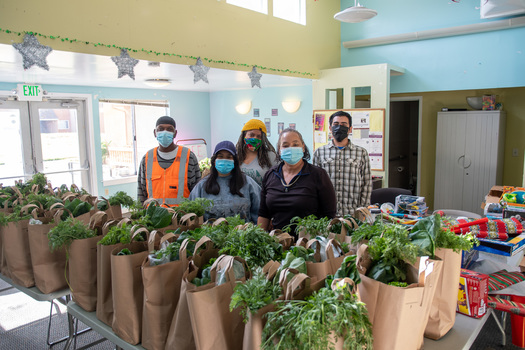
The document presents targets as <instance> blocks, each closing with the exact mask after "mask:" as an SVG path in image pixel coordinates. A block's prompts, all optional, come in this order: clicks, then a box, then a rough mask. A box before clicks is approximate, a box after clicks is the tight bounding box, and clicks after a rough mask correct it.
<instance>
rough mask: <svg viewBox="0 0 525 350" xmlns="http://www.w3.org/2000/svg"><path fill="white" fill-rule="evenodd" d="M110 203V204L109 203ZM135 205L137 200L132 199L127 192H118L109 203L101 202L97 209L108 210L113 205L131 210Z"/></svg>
mask: <svg viewBox="0 0 525 350" xmlns="http://www.w3.org/2000/svg"><path fill="white" fill-rule="evenodd" d="M108 202H109V203H108ZM134 204H135V200H134V199H133V198H131V197H130V196H129V195H128V194H127V193H126V192H124V191H118V192H117V193H115V194H114V195H112V196H111V197H109V199H108V200H107V201H105V200H101V201H99V202H98V203H97V209H98V210H107V209H108V208H109V206H113V205H121V206H123V207H126V208H129V207H132V206H133V205H134Z"/></svg>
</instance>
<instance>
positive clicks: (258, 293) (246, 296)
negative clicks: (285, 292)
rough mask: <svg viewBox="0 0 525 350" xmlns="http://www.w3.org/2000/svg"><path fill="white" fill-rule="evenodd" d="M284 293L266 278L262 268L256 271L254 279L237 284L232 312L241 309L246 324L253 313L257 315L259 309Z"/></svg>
mask: <svg viewBox="0 0 525 350" xmlns="http://www.w3.org/2000/svg"><path fill="white" fill-rule="evenodd" d="M281 293H282V288H281V287H280V286H279V284H274V283H273V282H272V281H269V280H268V279H267V278H266V275H265V274H264V273H263V271H262V268H261V267H258V268H256V269H255V270H254V272H253V276H252V278H250V279H249V280H247V281H246V282H244V283H242V282H237V284H236V285H235V288H234V290H233V294H232V298H231V302H230V311H233V309H235V308H237V307H239V308H240V312H241V315H242V316H243V319H244V322H248V315H249V313H250V312H251V313H252V314H256V313H257V311H259V309H261V308H263V307H265V306H266V305H269V304H271V303H272V302H274V301H275V300H276V299H277V298H278V297H279V295H281Z"/></svg>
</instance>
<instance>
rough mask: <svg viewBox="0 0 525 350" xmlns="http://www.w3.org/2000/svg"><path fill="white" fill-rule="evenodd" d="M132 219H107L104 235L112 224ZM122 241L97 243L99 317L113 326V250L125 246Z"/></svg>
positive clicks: (97, 307)
mask: <svg viewBox="0 0 525 350" xmlns="http://www.w3.org/2000/svg"><path fill="white" fill-rule="evenodd" d="M130 222H131V220H130V219H129V218H124V219H122V220H120V221H119V220H110V221H107V222H106V223H105V224H104V226H103V227H102V235H103V236H104V235H106V233H108V231H109V229H110V227H111V226H115V225H122V224H129V223H130ZM123 246H124V245H123V244H121V243H117V244H113V245H102V244H97V306H96V314H97V318H98V319H99V320H100V321H102V322H104V323H105V324H107V325H108V326H111V324H112V323H113V295H112V293H111V252H112V251H113V249H115V248H117V247H123Z"/></svg>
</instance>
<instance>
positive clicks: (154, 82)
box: [144, 78, 171, 87]
mask: <svg viewBox="0 0 525 350" xmlns="http://www.w3.org/2000/svg"><path fill="white" fill-rule="evenodd" d="M144 84H146V85H148V86H153V87H162V86H168V85H170V84H171V80H170V79H165V78H157V79H146V80H144Z"/></svg>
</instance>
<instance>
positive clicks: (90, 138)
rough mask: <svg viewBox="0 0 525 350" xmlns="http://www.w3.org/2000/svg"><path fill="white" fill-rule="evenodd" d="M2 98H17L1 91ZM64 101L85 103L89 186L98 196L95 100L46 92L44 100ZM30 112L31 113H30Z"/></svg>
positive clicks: (83, 96) (82, 95)
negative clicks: (94, 121)
mask: <svg viewBox="0 0 525 350" xmlns="http://www.w3.org/2000/svg"><path fill="white" fill-rule="evenodd" d="M0 97H2V98H5V97H7V98H8V99H9V98H13V97H16V95H15V94H14V92H13V90H10V91H6V90H3V91H0ZM46 98H48V99H64V100H77V101H83V106H84V111H83V112H84V118H85V120H84V125H83V127H84V128H85V134H86V136H85V140H86V150H87V151H88V154H87V160H88V162H89V185H90V193H91V194H93V195H98V181H97V179H98V176H97V174H98V168H97V161H96V159H97V158H96V152H95V132H94V124H93V102H92V101H93V98H92V95H91V94H78V93H62V92H47V91H46V92H44V99H46ZM28 112H29V111H28Z"/></svg>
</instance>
